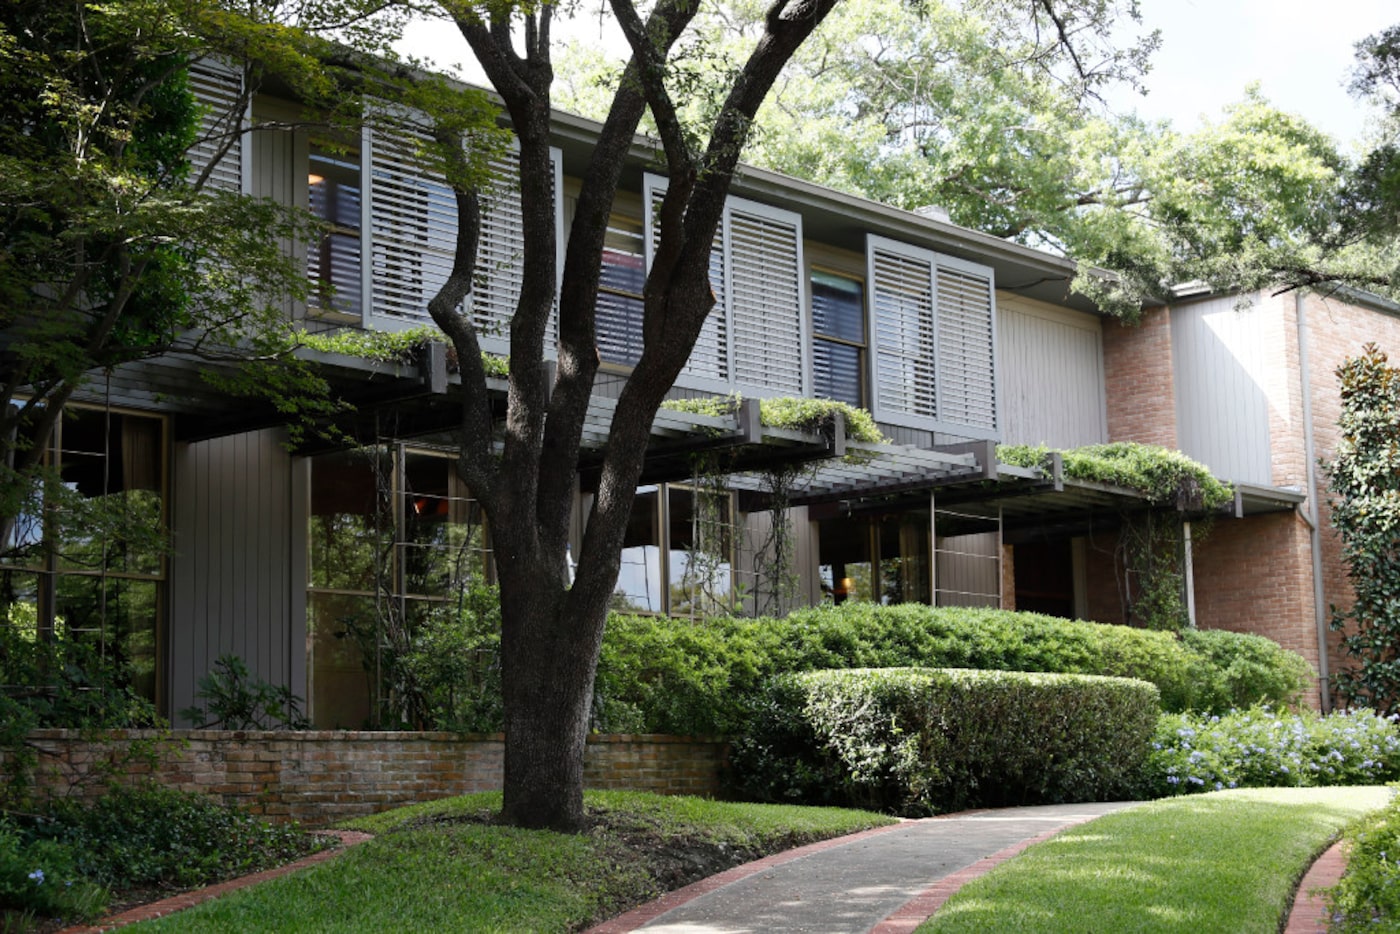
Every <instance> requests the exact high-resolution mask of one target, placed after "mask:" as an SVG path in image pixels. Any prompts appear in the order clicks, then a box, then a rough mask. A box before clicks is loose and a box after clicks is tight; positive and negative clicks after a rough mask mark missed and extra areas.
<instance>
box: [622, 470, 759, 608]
mask: <svg viewBox="0 0 1400 934" xmlns="http://www.w3.org/2000/svg"><path fill="white" fill-rule="evenodd" d="M735 538H736V535H735V529H734V503H733V497H732V495H731V494H730V493H728V492H727V491H714V490H706V489H701V488H698V487H691V486H680V485H673V484H663V485H661V486H645V487H640V488H639V489H638V490H637V498H636V499H635V500H634V501H633V503H632V515H631V518H630V519H629V521H628V525H627V534H626V537H625V539H624V541H623V548H622V566H621V569H620V570H619V572H618V577H617V588H616V591H615V592H614V594H613V608H614V609H616V610H620V611H622V612H632V613H669V614H671V615H673V616H707V615H711V614H714V613H719V612H725V611H727V610H729V609H731V608H732V607H733V605H734V600H735V596H736V594H735V588H734V543H735Z"/></svg>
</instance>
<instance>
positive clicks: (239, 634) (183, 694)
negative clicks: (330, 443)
mask: <svg viewBox="0 0 1400 934" xmlns="http://www.w3.org/2000/svg"><path fill="white" fill-rule="evenodd" d="M281 440H282V439H281V435H280V434H279V433H277V432H275V431H261V432H253V433H249V434H244V435H235V436H233V437H229V438H219V439H215V440H213V441H203V442H199V443H197V444H180V445H177V446H176V447H175V451H174V484H173V487H172V491H171V499H172V504H171V505H172V510H171V514H172V523H173V531H174V555H173V556H172V558H171V563H170V568H171V580H170V659H171V698H172V709H171V712H172V713H173V712H175V711H179V710H180V709H182V708H184V707H187V706H189V705H190V704H191V703H193V700H194V691H195V683H196V682H197V680H198V679H199V677H200V676H201V675H203V674H204V673H205V672H206V671H208V670H209V668H210V667H211V666H212V665H213V663H214V661H215V659H217V658H218V657H219V656H220V655H223V654H229V653H232V654H234V655H238V656H240V657H241V658H242V659H243V660H244V662H245V663H247V665H248V668H249V670H250V671H252V672H253V673H254V674H255V675H256V676H258V677H260V678H263V679H266V680H267V681H270V682H272V683H273V684H287V685H290V686H291V688H292V690H293V691H295V692H297V693H298V694H304V692H305V686H306V684H305V680H306V673H305V661H304V659H305V649H304V646H294V645H293V640H294V639H297V638H303V637H304V629H305V623H304V620H305V603H306V592H305V580H295V579H294V574H293V568H294V567H295V566H298V562H297V561H296V560H294V558H295V555H294V548H293V543H294V537H295V531H296V518H295V517H296V516H297V515H304V512H297V511H296V510H295V509H294V508H293V505H294V497H293V492H294V491H293V483H292V478H293V470H292V461H291V458H290V456H289V455H288V454H287V452H286V451H285V450H283V448H282V447H281V443H280V442H281ZM302 499H303V498H296V502H301V501H302ZM303 505H304V503H303ZM298 659H300V660H301V661H300V663H298Z"/></svg>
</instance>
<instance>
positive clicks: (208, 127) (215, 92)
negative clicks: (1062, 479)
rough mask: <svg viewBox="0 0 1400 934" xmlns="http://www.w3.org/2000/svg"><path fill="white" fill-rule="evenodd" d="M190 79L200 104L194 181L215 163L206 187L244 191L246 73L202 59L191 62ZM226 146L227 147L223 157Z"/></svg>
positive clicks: (192, 152)
mask: <svg viewBox="0 0 1400 934" xmlns="http://www.w3.org/2000/svg"><path fill="white" fill-rule="evenodd" d="M189 80H190V89H191V90H192V91H193V92H194V96H195V100H196V101H197V102H198V103H199V107H200V115H199V138H198V139H197V140H196V142H195V144H194V145H193V146H192V147H190V154H189V155H190V181H191V182H193V181H195V180H197V179H198V178H199V177H200V175H202V174H203V173H204V169H205V167H206V166H208V165H209V164H210V163H211V162H213V163H215V164H214V170H213V171H212V172H211V173H210V174H209V180H208V182H206V183H205V188H206V190H209V191H227V192H232V193H234V194H238V193H240V192H242V191H243V151H244V148H245V144H246V143H247V138H246V135H245V134H244V133H242V129H243V127H244V125H245V122H244V117H245V116H246V113H245V112H244V110H241V109H237V108H238V102H239V97H240V96H241V94H242V91H243V74H242V72H240V71H237V70H235V69H233V68H230V67H228V66H227V65H225V64H224V63H222V62H220V61H217V60H215V59H212V58H201V59H198V60H196V61H194V62H191V63H190V72H189ZM225 146H227V149H226V150H225V151H224V152H223V155H222V156H219V153H220V151H221V150H224V147H225ZM216 159H217V162H216V161H215V160H216Z"/></svg>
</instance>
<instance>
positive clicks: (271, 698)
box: [180, 655, 311, 730]
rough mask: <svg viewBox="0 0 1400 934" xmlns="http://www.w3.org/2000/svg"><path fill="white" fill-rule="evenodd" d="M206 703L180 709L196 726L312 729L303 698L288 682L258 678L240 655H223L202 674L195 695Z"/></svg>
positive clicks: (233, 728)
mask: <svg viewBox="0 0 1400 934" xmlns="http://www.w3.org/2000/svg"><path fill="white" fill-rule="evenodd" d="M194 696H195V697H196V698H198V699H199V700H202V701H204V702H205V704H206V705H207V706H206V707H198V706H191V707H186V708H185V709H184V710H181V711H180V716H181V717H183V718H185V719H186V720H188V721H190V723H192V724H193V725H194V727H195V729H199V730H203V729H210V728H218V729H223V730H279V729H282V730H309V729H310V728H311V721H310V720H308V719H307V718H306V717H305V716H304V715H303V714H302V712H301V698H300V697H298V696H297V695H296V694H293V693H292V689H291V688H289V687H287V686H286V685H285V684H276V685H274V684H269V683H268V682H267V681H264V680H263V679H262V678H255V677H254V676H253V674H252V672H250V671H249V670H248V666H247V665H246V664H244V662H243V659H241V658H239V657H238V656H237V655H220V656H219V657H218V659H216V660H215V662H214V668H213V670H212V671H208V672H205V673H204V674H203V675H201V676H200V678H199V690H198V691H196V692H195V695H194Z"/></svg>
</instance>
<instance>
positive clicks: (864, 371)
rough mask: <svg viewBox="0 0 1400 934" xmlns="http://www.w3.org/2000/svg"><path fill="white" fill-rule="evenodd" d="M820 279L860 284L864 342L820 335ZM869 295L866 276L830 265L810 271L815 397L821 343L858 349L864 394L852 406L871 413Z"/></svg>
mask: <svg viewBox="0 0 1400 934" xmlns="http://www.w3.org/2000/svg"><path fill="white" fill-rule="evenodd" d="M818 275H826V276H832V277H835V278H838V279H846V280H848V281H851V282H855V283H857V284H858V285H859V286H860V317H861V320H860V332H861V337H862V339H861V340H859V341H856V340H852V339H850V338H846V337H837V336H835V335H832V334H824V333H822V332H821V331H819V330H818V329H817V307H816V303H817V300H816V289H815V288H814V286H813V280H814V279H815V278H816V277H817V276H818ZM869 292H870V290H869V289H868V288H867V286H866V279H865V277H864V276H862V275H859V274H857V273H853V272H850V271H848V270H845V269H841V268H839V267H836V266H833V265H829V264H823V263H813V264H812V265H811V266H810V267H808V269H807V309H808V316H809V318H810V319H811V341H812V350H811V361H812V371H811V372H812V375H811V380H810V383H809V385H810V386H811V390H812V393H813V394H814V395H815V394H816V392H817V352H816V346H817V341H825V342H826V343H828V344H839V345H842V346H846V347H854V348H855V349H856V351H857V352H858V354H859V357H858V359H857V363H856V372H857V375H858V377H859V380H860V385H859V387H858V388H859V390H860V392H859V395H860V399H859V401H857V402H853V403H851V404H852V405H855V406H856V407H857V408H862V409H869V407H870V400H871V393H870V297H869ZM837 401H846V402H850V400H837Z"/></svg>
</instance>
